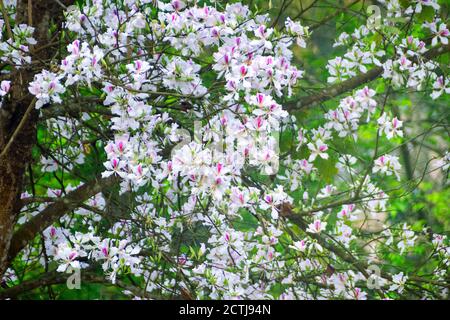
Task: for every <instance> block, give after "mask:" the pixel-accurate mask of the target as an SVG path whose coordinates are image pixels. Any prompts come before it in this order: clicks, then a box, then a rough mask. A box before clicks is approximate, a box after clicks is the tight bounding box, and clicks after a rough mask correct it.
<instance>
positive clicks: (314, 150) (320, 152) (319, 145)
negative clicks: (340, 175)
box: [307, 139, 328, 162]
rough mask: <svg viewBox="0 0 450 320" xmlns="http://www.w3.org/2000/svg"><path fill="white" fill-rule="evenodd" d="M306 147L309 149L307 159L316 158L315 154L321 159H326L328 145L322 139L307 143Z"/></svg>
mask: <svg viewBox="0 0 450 320" xmlns="http://www.w3.org/2000/svg"><path fill="white" fill-rule="evenodd" d="M307 146H308V149H309V150H311V155H310V156H309V158H308V161H310V162H312V161H314V160H315V159H316V157H317V156H319V157H321V158H322V159H328V154H327V153H326V151H327V150H328V146H327V145H326V144H325V143H323V142H322V140H320V139H318V140H317V141H315V142H314V143H311V142H310V143H308V144H307Z"/></svg>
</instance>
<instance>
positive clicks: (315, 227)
mask: <svg viewBox="0 0 450 320" xmlns="http://www.w3.org/2000/svg"><path fill="white" fill-rule="evenodd" d="M326 226H327V223H326V222H322V221H320V220H315V221H314V222H313V223H310V224H309V225H308V228H307V229H306V232H309V233H320V232H322V231H323V230H325V228H326Z"/></svg>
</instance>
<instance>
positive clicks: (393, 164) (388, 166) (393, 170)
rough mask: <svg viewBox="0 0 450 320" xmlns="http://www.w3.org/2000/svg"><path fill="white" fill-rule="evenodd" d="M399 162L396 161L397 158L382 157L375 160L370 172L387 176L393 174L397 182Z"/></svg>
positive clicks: (398, 178)
mask: <svg viewBox="0 0 450 320" xmlns="http://www.w3.org/2000/svg"><path fill="white" fill-rule="evenodd" d="M401 167H402V166H401V165H400V162H399V161H398V157H397V156H391V155H388V154H386V155H383V156H381V157H379V158H378V159H376V160H375V164H374V166H373V169H372V172H373V173H376V172H378V171H379V172H381V173H384V174H386V175H388V176H390V175H392V174H395V176H396V177H397V180H399V181H400V174H399V171H400V169H401Z"/></svg>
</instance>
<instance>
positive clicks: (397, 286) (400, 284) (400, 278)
mask: <svg viewBox="0 0 450 320" xmlns="http://www.w3.org/2000/svg"><path fill="white" fill-rule="evenodd" d="M406 281H408V276H405V275H403V272H400V273H397V274H395V275H393V276H392V282H393V284H392V285H391V286H390V288H389V290H391V291H394V290H396V291H397V292H398V293H402V292H403V289H404V288H405V283H406Z"/></svg>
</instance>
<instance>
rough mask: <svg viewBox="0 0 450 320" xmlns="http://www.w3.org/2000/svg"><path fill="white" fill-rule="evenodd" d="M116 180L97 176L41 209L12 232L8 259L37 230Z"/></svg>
mask: <svg viewBox="0 0 450 320" xmlns="http://www.w3.org/2000/svg"><path fill="white" fill-rule="evenodd" d="M117 180H118V179H117V177H115V176H110V177H108V178H99V177H97V178H96V179H95V180H92V181H90V182H88V183H85V184H84V185H82V186H81V187H79V188H77V189H76V190H73V191H72V192H70V193H68V194H67V196H65V197H64V198H62V199H58V200H56V201H55V202H54V203H52V204H51V205H49V206H48V207H47V208H45V209H44V210H42V212H41V213H40V214H38V215H36V216H34V217H33V218H32V219H31V220H30V221H28V222H27V223H25V224H24V225H23V226H22V227H21V228H20V229H19V230H18V231H16V232H15V233H14V235H13V237H12V240H11V246H10V248H9V253H8V261H9V262H11V261H12V260H13V259H14V258H15V257H16V256H17V254H18V253H19V252H20V251H21V250H22V249H23V248H24V247H25V246H26V245H27V244H28V242H30V241H31V240H33V239H34V238H35V237H36V235H37V234H38V233H39V232H42V231H44V230H45V229H46V228H48V227H49V226H50V225H51V224H52V223H54V222H55V221H56V220H58V219H59V218H61V217H62V216H64V215H65V214H66V213H67V212H69V211H71V210H73V209H75V208H77V207H78V206H79V205H80V204H82V203H83V202H84V201H86V200H87V199H89V198H90V197H93V196H94V195H96V194H97V193H99V192H101V191H102V190H103V189H104V188H107V187H109V186H112V185H113V184H114V183H115V182H116V181H117Z"/></svg>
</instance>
